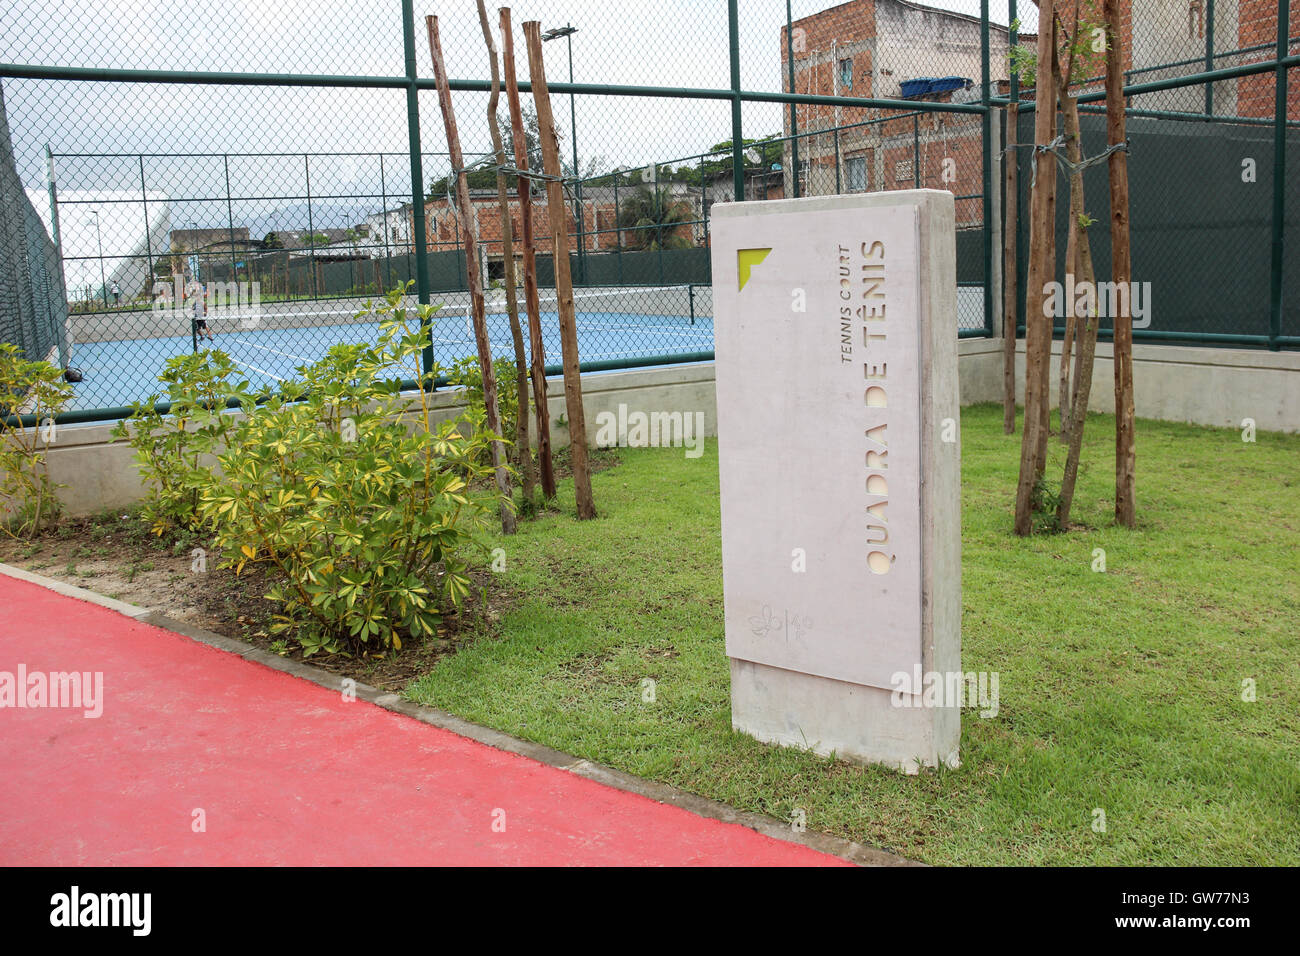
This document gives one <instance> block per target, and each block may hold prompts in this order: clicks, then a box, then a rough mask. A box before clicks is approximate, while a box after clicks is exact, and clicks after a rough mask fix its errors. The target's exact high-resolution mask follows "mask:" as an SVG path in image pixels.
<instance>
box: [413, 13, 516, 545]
mask: <svg viewBox="0 0 1300 956" xmlns="http://www.w3.org/2000/svg"><path fill="white" fill-rule="evenodd" d="M424 22H425V25H426V26H427V27H428V31H429V55H430V56H431V57H432V58H433V78H434V82H435V83H437V85H438V102H439V104H440V105H441V106H442V122H443V125H444V126H445V127H446V130H447V153H448V154H449V158H450V160H451V168H452V170H453V171H454V172H455V174H456V206H457V208H458V209H459V211H460V219H461V237H462V238H463V240H464V245H465V261H466V269H465V271H466V273H467V274H468V277H469V301H470V316H471V318H472V319H473V323H474V340H475V343H476V344H477V346H478V361H479V366H480V367H481V370H482V373H483V402H484V404H485V405H486V406H487V427H488V431H490V432H492V434H494V435H498V436H499V435H500V434H501V412H500V409H499V406H498V405H497V382H496V373H495V369H493V367H492V345H491V343H490V342H489V341H488V332H487V314H486V311H487V310H486V308H485V307H484V304H483V281H482V275H481V274H480V272H479V268H478V256H477V255H475V250H476V248H477V245H478V242H477V240H478V237H477V234H476V233H475V230H474V214H473V210H472V209H471V207H470V201H469V179H468V177H467V176H466V175H465V169H464V166H465V161H464V158H463V157H462V156H461V151H460V135H459V133H457V131H456V114H455V112H454V111H453V110H452V106H451V86H450V85H449V84H448V82H447V67H446V65H445V64H444V63H443V59H442V41H441V40H440V39H439V37H438V18H437V17H425V18H424ZM490 448H491V453H492V470H493V471H494V472H495V473H496V481H497V491H498V492H500V497H501V532H502V533H503V534H514V533H515V511H514V495H513V493H512V492H511V489H510V473H509V472H508V471H507V470H506V462H505V457H506V456H505V446H504V445H503V443H502V442H501V441H500V440H499V439H496V440H493V441H492V443H491V445H490Z"/></svg>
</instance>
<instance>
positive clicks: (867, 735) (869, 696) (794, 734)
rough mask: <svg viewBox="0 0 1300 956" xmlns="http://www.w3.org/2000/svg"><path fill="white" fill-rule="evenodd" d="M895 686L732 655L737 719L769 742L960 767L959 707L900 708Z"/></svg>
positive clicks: (888, 762) (893, 763) (889, 762)
mask: <svg viewBox="0 0 1300 956" xmlns="http://www.w3.org/2000/svg"><path fill="white" fill-rule="evenodd" d="M894 698H895V695H894V692H893V691H892V690H887V689H885V688H883V687H867V686H866V685H864V684H850V683H847V682H846V681H838V680H831V679H830V678H828V677H817V676H814V675H812V674H801V673H799V672H798V671H788V670H783V669H782V668H780V667H768V666H767V665H765V664H756V663H754V662H753V661H742V660H737V659H736V658H734V657H733V658H732V659H731V726H732V728H733V729H735V730H738V731H740V732H741V733H745V734H748V735H749V736H751V737H754V738H756V739H757V740H761V741H763V743H768V744H779V745H781V746H783V747H798V748H800V749H801V750H811V751H812V752H813V753H815V754H820V755H821V756H823V757H830V756H835V757H839V758H841V759H844V760H851V761H853V762H854V763H874V764H883V765H884V766H886V767H892V768H893V769H895V770H902V771H903V772H904V773H909V774H911V773H916V772H918V771H919V770H920V769H921V768H922V767H937V766H939V765H940V764H943V765H945V766H949V767H956V766H958V765H959V763H960V761H959V759H958V744H959V743H960V739H961V718H960V712H959V711H958V710H957V709H956V708H954V707H932V708H925V707H898V706H896V703H895V700H894Z"/></svg>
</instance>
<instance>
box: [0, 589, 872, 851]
mask: <svg viewBox="0 0 1300 956" xmlns="http://www.w3.org/2000/svg"><path fill="white" fill-rule="evenodd" d="M19 664H24V665H25V666H26V668H27V672H28V673H32V672H36V671H41V672H47V673H48V672H50V671H70V670H78V671H91V672H94V671H102V672H103V675H104V677H103V681H104V698H105V701H104V708H103V716H101V717H99V718H97V719H92V718H86V717H84V716H83V715H82V711H80V710H69V709H43V710H42V709H10V708H8V707H5V708H3V709H0V767H2V768H3V769H2V770H0V864H20V863H21V864H37V865H47V864H48V865H137V866H139V865H146V866H147V865H234V864H246V865H273V864H291V865H316V864H338V865H372V864H373V865H437V864H442V865H473V864H535V865H569V864H588V865H601V864H603V865H619V864H630V865H656V864H668V865H674V864H703V865H727V864H741V865H827V864H832V865H833V864H843V863H844V861H842V860H839V859H837V858H835V857H830V856H826V855H824V854H821V853H818V852H816V851H814V850H811V849H808V848H806V847H802V846H798V845H795V844H790V843H784V842H782V841H779V840H773V839H771V838H769V837H766V836H762V835H761V834H758V833H755V832H753V831H752V830H748V829H746V828H744V827H740V826H736V825H734V824H726V823H720V822H718V821H716V820H709V819H705V818H703V817H699V816H696V815H695V814H692V813H689V812H687V811H685V810H680V809H678V808H676V807H670V806H666V805H664V804H659V803H655V802H654V801H652V800H649V799H647V798H645V797H640V796H636V795H634V794H630V793H625V792H623V791H620V790H615V789H613V788H610V787H606V786H604V785H602V784H598V783H595V782H593V781H590V780H585V779H583V778H581V777H578V776H575V775H573V774H571V773H567V772H565V771H562V770H557V769H555V768H554V767H549V766H546V765H544V764H540V763H537V762H536V761H533V760H529V759H527V758H525V757H520V756H518V755H516V754H511V753H506V752H504V751H500V750H495V749H493V748H491V747H487V746H485V745H483V744H480V743H477V742H475V741H472V740H468V739H466V738H464V737H459V736H457V735H455V734H453V733H450V732H449V731H445V730H441V729H439V728H436V727H430V726H428V725H426V724H422V723H420V722H419V721H416V720H413V719H411V718H408V717H403V716H402V715H400V714H394V713H391V712H389V711H386V710H384V709H382V708H380V707H375V706H373V705H371V704H368V703H365V702H363V701H352V702H346V701H344V700H343V698H342V695H341V694H340V693H337V692H334V691H330V690H327V689H325V688H323V687H319V686H317V685H315V684H312V683H309V682H307V681H304V680H299V679H298V678H295V677H291V676H289V675H287V674H282V673H280V672H278V671H274V670H271V669H270V668H267V667H263V666H261V665H259V664H254V663H251V662H249V661H245V660H242V659H241V658H238V657H236V656H234V655H233V654H227V653H225V652H223V651H219V650H216V649H214V648H211V647H208V646H206V645H204V644H200V643H197V642H195V641H192V640H190V639H189V638H186V637H182V636H180V635H178V634H173V633H171V632H169V631H165V630H161V629H159V628H156V627H152V626H150V625H147V624H141V623H139V622H137V621H134V620H132V619H130V618H127V617H124V616H122V615H120V614H117V613H115V612H113V611H110V610H107V609H106V608H102V607H98V606H96V605H93V604H89V603H87V602H84V601H79V600H77V599H75V598H70V597H65V596H63V595H59V594H56V593H54V592H53V591H49V590H46V589H45V588H42V587H40V586H38V585H35V584H29V583H27V582H25V581H19V580H15V579H13V578H10V577H7V576H4V575H0V672H8V673H10V674H16V673H17V671H18V665H19ZM195 808H202V809H203V810H204V812H205V814H206V824H207V830H206V832H204V833H194V832H192V829H191V821H192V819H193V817H192V812H193V811H194V809H195ZM498 808H500V809H502V810H504V811H505V823H506V831H505V832H504V833H494V832H493V830H492V819H493V817H492V815H493V811H494V810H495V809H498ZM846 865H847V864H846Z"/></svg>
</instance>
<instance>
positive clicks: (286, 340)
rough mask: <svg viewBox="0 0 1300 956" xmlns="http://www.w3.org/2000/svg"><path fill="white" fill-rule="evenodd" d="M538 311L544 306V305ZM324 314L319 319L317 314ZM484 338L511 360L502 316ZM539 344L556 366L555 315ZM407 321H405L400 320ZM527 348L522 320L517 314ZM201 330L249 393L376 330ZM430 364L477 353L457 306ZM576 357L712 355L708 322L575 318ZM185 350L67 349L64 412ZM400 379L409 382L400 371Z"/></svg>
mask: <svg viewBox="0 0 1300 956" xmlns="http://www.w3.org/2000/svg"><path fill="white" fill-rule="evenodd" d="M544 304H545V303H544ZM325 314H327V313H325ZM487 318H488V333H489V340H490V342H491V345H492V354H493V356H494V357H502V356H506V357H510V358H513V357H514V343H513V339H512V337H511V334H510V325H509V319H508V317H507V316H506V315H505V314H504V313H497V312H491V313H489V314H488V317H487ZM541 320H542V322H541V324H542V341H543V346H544V351H545V353H546V363H547V364H555V363H558V362H560V360H561V351H560V335H559V316H558V313H556V312H553V311H543V312H542V314H541ZM408 321H412V320H411V319H409V318H408ZM520 321H521V324H522V325H523V327H524V338H525V343H527V336H528V330H527V316H526V315H524V314H523V313H522V311H521V315H520ZM208 324H209V326H210V328H211V331H212V333H213V336H214V338H215V341H213V342H209V341H207V340H206V339H201V340H200V341H199V348H200V349H220V350H222V351H223V352H225V353H226V354H227V355H229V356H230V357H231V359H232V360H233V361H234V362H235V363H236V364H237V365H238V366H239V367H240V369H242V371H243V372H244V374H245V375H246V376H247V378H248V381H249V383H250V384H251V385H252V386H253V387H254V388H259V387H261V386H264V385H272V386H273V385H275V384H276V383H278V382H282V381H286V380H289V379H292V378H294V377H295V376H296V373H295V369H297V368H298V367H299V366H303V365H309V364H311V363H312V362H315V361H316V360H318V359H319V358H321V357H322V356H323V355H324V354H325V352H326V351H327V350H328V349H329V348H330V346H332V345H336V344H338V343H350V344H357V343H362V342H369V343H374V342H375V341H376V339H377V337H378V326H377V325H376V324H375V323H374V322H355V321H354V322H346V323H340V324H333V325H316V326H305V327H295V328H261V327H254V328H245V327H243V326H246V325H249V324H255V323H252V322H249V321H248V320H247V319H245V320H239V319H228V318H218V317H213V319H212V320H210V321H209V323H208ZM432 331H433V336H432V338H433V350H434V358H435V360H436V361H437V362H438V364H439V365H441V366H444V367H447V366H450V365H451V364H452V363H453V362H454V361H455V360H456V359H459V358H465V357H467V356H472V355H475V354H477V352H476V348H475V344H474V339H473V334H472V331H471V329H470V326H469V319H468V316H467V315H466V314H465V311H464V307H463V306H462V307H457V308H453V309H449V310H444V311H440V312H439V313H437V314H436V315H435V316H434V323H433V330H432ZM577 331H578V350H579V354H580V357H581V360H582V361H584V362H587V361H611V360H635V359H636V358H637V357H639V356H652V355H656V356H657V355H674V354H682V355H686V354H689V353H697V352H707V351H710V350H712V348H713V320H712V318H711V317H709V316H707V315H697V316H695V317H694V318H693V319H692V317H691V316H689V315H688V314H682V315H678V314H663V315H657V314H645V313H641V312H619V311H585V310H583V308H582V303H581V302H579V305H578V312H577ZM192 351H193V342H192V339H191V337H190V336H189V335H182V336H172V337H155V338H130V339H126V338H124V339H118V340H114V341H97V342H96V341H92V342H84V343H78V344H74V345H73V347H72V362H71V364H72V365H73V366H75V367H77V368H79V369H81V371H82V374H83V375H84V379H83V381H81V382H79V383H77V384H76V385H75V386H74V389H75V398H74V402H73V405H72V407H73V408H77V409H93V408H115V407H120V406H126V405H130V404H131V403H132V402H135V401H139V400H141V399H143V398H145V397H147V396H148V395H150V394H152V393H155V392H162V391H163V386H162V384H161V383H160V382H159V381H158V374H159V372H161V371H162V369H163V367H164V365H165V364H166V361H167V359H168V358H170V357H172V356H175V355H183V354H188V353H190V352H192ZM403 377H407V378H409V377H412V372H411V370H408V371H407V372H406V373H405V375H404V376H403Z"/></svg>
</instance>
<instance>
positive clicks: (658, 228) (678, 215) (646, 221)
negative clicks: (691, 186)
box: [618, 188, 695, 250]
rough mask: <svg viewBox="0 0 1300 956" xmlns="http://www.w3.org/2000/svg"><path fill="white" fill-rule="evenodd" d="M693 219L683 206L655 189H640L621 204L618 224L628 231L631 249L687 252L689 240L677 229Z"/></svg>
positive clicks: (628, 244)
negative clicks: (679, 250)
mask: <svg viewBox="0 0 1300 956" xmlns="http://www.w3.org/2000/svg"><path fill="white" fill-rule="evenodd" d="M694 218H695V216H694V213H693V212H692V211H691V207H690V206H689V205H687V204H686V203H684V202H679V201H677V200H675V199H673V198H672V197H671V196H669V195H668V194H667V193H664V192H661V191H659V190H657V189H656V190H650V189H646V188H641V189H638V190H637V191H636V193H634V194H633V195H632V196H631V197H630V198H628V199H626V200H624V202H623V203H622V205H621V208H620V210H619V217H618V224H619V227H620V228H622V229H628V230H631V232H630V233H629V234H628V238H627V246H628V248H630V249H646V250H656V249H689V248H690V247H691V240H690V238H689V237H688V236H684V235H682V234H681V231H680V230H682V229H683V228H684V227H686V224H687V223H690V222H692V221H693V220H694Z"/></svg>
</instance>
